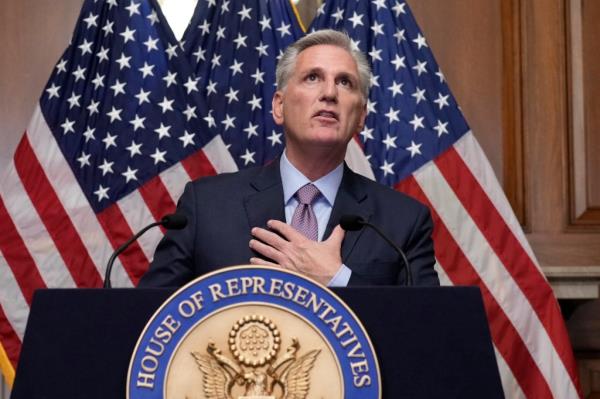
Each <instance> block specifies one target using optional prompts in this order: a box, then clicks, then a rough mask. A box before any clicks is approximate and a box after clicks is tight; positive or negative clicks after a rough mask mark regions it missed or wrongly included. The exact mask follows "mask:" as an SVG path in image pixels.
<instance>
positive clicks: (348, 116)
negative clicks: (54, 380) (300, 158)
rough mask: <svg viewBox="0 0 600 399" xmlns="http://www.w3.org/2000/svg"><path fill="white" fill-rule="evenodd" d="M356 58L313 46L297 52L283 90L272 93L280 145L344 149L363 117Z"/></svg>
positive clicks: (335, 49) (330, 47)
mask: <svg viewBox="0 0 600 399" xmlns="http://www.w3.org/2000/svg"><path fill="white" fill-rule="evenodd" d="M358 76H359V75H358V70H357V66H356V62H355V61H354V59H353V58H352V56H351V55H350V53H348V52H347V51H346V50H344V49H342V48H340V47H337V46H331V45H317V46H312V47H309V48H307V49H306V50H304V51H302V52H301V53H300V54H298V57H297V59H296V66H295V68H294V70H293V72H292V74H291V76H290V77H289V80H288V83H287V86H286V87H285V88H284V89H283V91H277V92H276V93H275V95H274V97H273V119H274V120H275V123H277V124H278V125H283V127H284V130H285V133H286V145H287V146H288V148H291V147H294V148H296V149H300V150H301V151H306V150H310V149H313V148H319V147H330V148H331V149H337V150H342V149H343V151H344V152H345V148H346V145H347V144H348V141H350V139H351V138H352V136H353V135H354V134H356V133H358V132H360V130H361V129H362V127H363V125H364V120H365V117H366V112H367V111H366V105H365V104H364V101H363V98H362V95H361V92H360V87H359V79H358Z"/></svg>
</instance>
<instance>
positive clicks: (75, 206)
mask: <svg viewBox="0 0 600 399" xmlns="http://www.w3.org/2000/svg"><path fill="white" fill-rule="evenodd" d="M27 136H28V137H29V142H30V143H31V147H32V148H33V151H34V153H35V154H36V157H37V159H38V160H39V162H40V164H41V166H42V168H43V169H44V171H45V172H46V175H47V176H48V180H49V182H50V184H51V185H52V188H53V189H54V191H55V192H56V195H57V196H58V198H59V200H60V202H61V203H62V206H63V208H64V210H65V212H66V213H67V215H69V218H70V219H71V222H72V223H73V226H74V227H75V230H76V231H77V233H78V234H79V237H80V238H81V240H82V242H83V245H84V246H85V247H86V249H87V250H88V253H89V254H90V258H91V259H92V261H93V262H94V264H95V266H96V269H97V270H98V272H99V273H100V275H101V276H104V269H105V263H106V261H107V260H108V258H109V257H110V255H111V254H112V252H113V248H112V246H111V244H110V242H109V241H108V238H107V237H106V235H105V234H104V230H103V229H102V226H100V222H99V221H98V219H97V218H96V215H95V214H94V212H93V211H92V209H91V208H90V205H89V203H88V201H87V198H86V197H85V195H84V194H83V192H82V191H81V187H80V186H79V183H78V182H77V180H76V179H75V176H74V175H73V173H72V172H71V168H70V166H69V164H68V163H67V161H66V160H65V159H64V157H63V154H62V152H61V150H60V148H59V147H58V144H57V143H56V140H55V139H54V136H53V135H52V133H51V132H50V129H49V128H48V125H47V124H46V121H45V119H44V116H43V114H42V112H41V110H40V107H39V104H38V105H37V106H36V108H35V111H34V113H33V117H32V118H31V122H30V124H29V128H28V130H27ZM113 276H114V277H113V278H114V281H117V282H119V283H120V284H124V285H125V286H129V287H131V286H133V284H132V282H131V280H130V279H129V276H128V275H127V273H126V271H125V269H124V268H123V266H122V265H121V262H119V260H118V259H117V261H116V262H115V266H114V269H113Z"/></svg>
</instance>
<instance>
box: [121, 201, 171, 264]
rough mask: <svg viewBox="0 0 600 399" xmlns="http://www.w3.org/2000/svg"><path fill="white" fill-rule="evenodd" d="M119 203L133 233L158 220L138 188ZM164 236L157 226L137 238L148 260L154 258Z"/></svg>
mask: <svg viewBox="0 0 600 399" xmlns="http://www.w3.org/2000/svg"><path fill="white" fill-rule="evenodd" d="M117 205H118V206H119V209H121V213H122V214H123V217H124V218H125V221H126V222H127V224H128V225H129V228H130V229H131V231H132V232H133V234H135V233H137V232H138V231H140V230H141V229H143V228H144V227H146V226H147V225H148V224H150V223H153V222H155V221H156V219H155V218H154V216H153V215H152V213H151V212H150V209H148V207H147V206H146V203H145V202H144V198H143V197H142V195H141V194H140V192H139V191H138V190H134V191H132V192H131V193H129V194H128V195H127V196H125V197H123V198H121V199H120V200H119V201H117ZM162 236H163V234H162V232H161V230H160V229H159V228H157V227H155V228H153V229H150V230H149V231H147V232H146V233H145V234H144V235H142V236H141V237H140V238H138V239H137V242H138V243H139V245H140V247H141V248H142V252H143V253H144V255H146V258H147V259H148V260H152V257H153V256H154V249H155V248H156V244H158V242H159V241H160V239H161V238H162Z"/></svg>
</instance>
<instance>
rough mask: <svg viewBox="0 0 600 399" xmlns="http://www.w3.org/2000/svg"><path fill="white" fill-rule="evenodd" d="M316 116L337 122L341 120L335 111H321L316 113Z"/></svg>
mask: <svg viewBox="0 0 600 399" xmlns="http://www.w3.org/2000/svg"><path fill="white" fill-rule="evenodd" d="M314 116H315V117H319V118H327V119H335V120H336V121H337V120H339V117H338V114H337V113H335V112H334V111H327V110H320V111H318V112H317V113H315V115H314Z"/></svg>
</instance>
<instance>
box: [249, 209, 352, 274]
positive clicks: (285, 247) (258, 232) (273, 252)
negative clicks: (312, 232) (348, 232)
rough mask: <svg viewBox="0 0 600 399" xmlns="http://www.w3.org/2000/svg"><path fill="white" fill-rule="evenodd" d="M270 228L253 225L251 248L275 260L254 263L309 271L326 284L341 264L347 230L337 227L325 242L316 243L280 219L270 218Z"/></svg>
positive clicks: (256, 260)
mask: <svg viewBox="0 0 600 399" xmlns="http://www.w3.org/2000/svg"><path fill="white" fill-rule="evenodd" d="M267 226H269V228H270V229H271V231H269V230H266V229H263V228H260V227H254V228H253V229H252V235H253V236H254V237H255V238H256V239H252V240H250V248H252V249H253V250H255V251H256V252H258V253H259V254H261V255H263V256H265V257H266V258H269V259H272V260H273V261H275V263H273V262H269V261H266V260H264V259H260V258H251V259H250V263H251V264H253V265H264V266H280V267H282V268H284V269H288V270H291V271H295V272H300V273H303V274H306V275H307V276H309V277H311V278H313V279H315V280H317V281H318V282H320V283H321V284H324V285H327V283H329V281H331V279H332V278H333V276H335V274H336V273H337V272H338V270H339V269H340V267H341V266H342V256H341V248H342V240H343V239H344V234H345V232H344V230H343V229H342V228H341V227H340V226H336V227H335V229H334V230H333V232H332V233H331V236H329V238H328V239H327V240H326V241H322V242H317V241H312V240H309V239H308V238H306V237H305V236H304V235H303V234H302V233H300V232H298V231H297V230H296V229H294V228H293V227H292V226H289V225H287V224H285V223H283V222H281V221H279V220H269V221H268V222H267ZM277 233H279V234H277Z"/></svg>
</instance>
